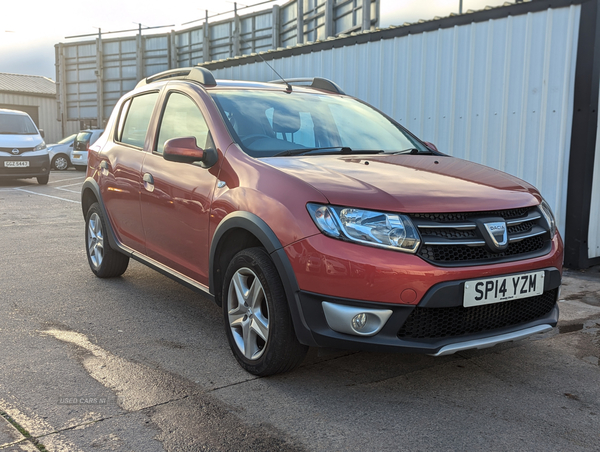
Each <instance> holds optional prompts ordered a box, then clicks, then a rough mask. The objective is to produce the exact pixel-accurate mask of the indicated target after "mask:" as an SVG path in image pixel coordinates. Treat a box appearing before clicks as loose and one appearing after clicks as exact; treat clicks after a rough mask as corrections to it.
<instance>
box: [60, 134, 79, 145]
mask: <svg viewBox="0 0 600 452" xmlns="http://www.w3.org/2000/svg"><path fill="white" fill-rule="evenodd" d="M76 136H77V134H76V133H74V134H73V135H69V136H68V137H67V138H63V139H62V140H60V141H59V142H58V143H56V144H69V143H72V142H73V140H74V139H75V137H76Z"/></svg>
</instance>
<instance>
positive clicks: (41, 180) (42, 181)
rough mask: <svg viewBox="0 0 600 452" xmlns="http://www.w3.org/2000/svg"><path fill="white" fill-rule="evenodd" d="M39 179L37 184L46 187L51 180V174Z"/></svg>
mask: <svg viewBox="0 0 600 452" xmlns="http://www.w3.org/2000/svg"><path fill="white" fill-rule="evenodd" d="M36 179H37V183H38V184H40V185H46V184H47V183H48V181H49V180H50V174H46V175H44V176H38V177H36Z"/></svg>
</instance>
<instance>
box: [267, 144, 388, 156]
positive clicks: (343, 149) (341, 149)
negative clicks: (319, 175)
mask: <svg viewBox="0 0 600 452" xmlns="http://www.w3.org/2000/svg"><path fill="white" fill-rule="evenodd" d="M319 151H321V152H319ZM312 152H319V153H320V154H381V153H382V152H383V151H371V150H360V151H356V150H353V149H351V148H349V147H347V146H331V147H325V148H303V149H290V150H287V151H283V152H279V153H277V154H275V155H274V156H273V157H283V156H290V155H303V154H310V153H312Z"/></svg>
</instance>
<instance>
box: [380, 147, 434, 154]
mask: <svg viewBox="0 0 600 452" xmlns="http://www.w3.org/2000/svg"><path fill="white" fill-rule="evenodd" d="M388 154H394V155H396V154H410V155H415V154H425V155H428V154H433V152H431V151H421V150H419V149H417V148H408V149H404V150H402V151H397V152H388Z"/></svg>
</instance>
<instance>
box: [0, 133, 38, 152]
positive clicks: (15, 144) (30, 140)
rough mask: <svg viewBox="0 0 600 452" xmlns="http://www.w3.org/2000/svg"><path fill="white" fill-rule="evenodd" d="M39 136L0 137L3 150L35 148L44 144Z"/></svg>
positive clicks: (0, 145)
mask: <svg viewBox="0 0 600 452" xmlns="http://www.w3.org/2000/svg"><path fill="white" fill-rule="evenodd" d="M42 141H43V140H42V137H41V136H40V135H39V134H35V135H0V147H1V148H17V149H21V148H34V147H36V146H37V145H38V144H40V143H41V142H42Z"/></svg>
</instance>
